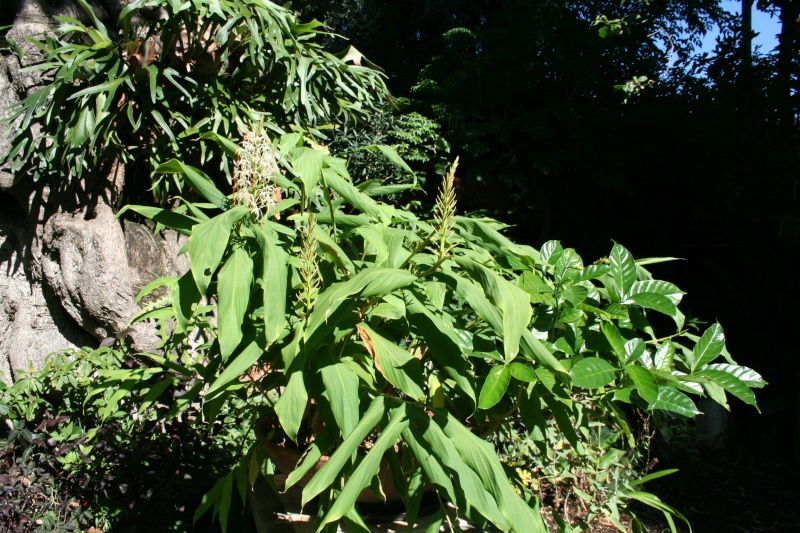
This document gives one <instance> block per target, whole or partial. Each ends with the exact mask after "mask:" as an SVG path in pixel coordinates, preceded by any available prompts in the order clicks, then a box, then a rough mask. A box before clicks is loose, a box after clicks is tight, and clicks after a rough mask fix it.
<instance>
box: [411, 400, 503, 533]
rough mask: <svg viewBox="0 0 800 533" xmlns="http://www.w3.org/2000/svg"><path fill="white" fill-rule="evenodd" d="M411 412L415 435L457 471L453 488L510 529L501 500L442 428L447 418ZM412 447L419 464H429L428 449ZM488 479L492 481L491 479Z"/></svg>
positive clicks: (440, 460) (436, 456) (498, 522)
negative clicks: (467, 461)
mask: <svg viewBox="0 0 800 533" xmlns="http://www.w3.org/2000/svg"><path fill="white" fill-rule="evenodd" d="M408 415H409V417H410V418H411V419H412V422H413V424H414V426H415V427H414V428H413V429H412V431H413V434H414V435H415V436H417V435H418V437H417V439H416V440H418V441H423V442H425V443H426V444H427V446H428V448H429V450H430V453H431V455H432V456H433V457H434V458H435V459H436V460H438V462H439V463H441V464H442V465H444V466H446V467H447V468H448V469H449V470H450V471H451V474H450V475H453V474H456V475H457V476H458V477H457V482H456V484H455V486H454V487H453V489H454V490H455V491H457V492H460V493H462V494H463V495H464V499H466V501H467V502H468V503H469V505H470V506H472V507H474V508H475V509H476V510H477V511H478V512H479V513H480V514H481V515H482V516H484V517H485V518H487V519H488V520H490V521H491V522H492V523H493V524H494V525H496V526H497V527H498V528H500V529H502V530H503V531H508V529H509V525H508V522H507V520H506V518H505V517H504V516H503V514H502V513H501V512H500V509H499V508H498V503H499V502H497V501H495V499H494V497H493V496H492V494H491V493H490V492H489V491H488V490H486V488H485V486H484V483H485V482H484V480H482V479H481V477H480V475H479V474H478V473H477V472H476V471H475V470H474V469H472V468H471V467H470V466H469V465H468V464H467V463H465V462H464V460H463V459H462V457H461V454H460V453H459V451H458V449H457V448H456V446H455V443H454V442H453V440H452V439H451V438H449V437H448V436H447V435H446V434H445V432H444V430H443V429H442V426H443V425H445V424H446V420H443V419H441V418H440V419H439V420H437V421H434V420H431V419H430V418H428V415H427V414H425V413H422V412H419V411H418V410H416V409H409V411H408ZM412 450H413V451H414V453H415V455H416V456H417V460H418V461H420V464H422V465H423V467H425V466H427V465H426V464H425V463H424V462H422V461H423V460H430V459H429V458H427V457H425V453H422V454H418V451H417V450H416V449H414V448H412ZM420 455H422V456H420ZM432 463H433V464H436V462H435V461H432ZM434 473H436V472H434ZM488 482H489V483H491V480H489V481H488Z"/></svg>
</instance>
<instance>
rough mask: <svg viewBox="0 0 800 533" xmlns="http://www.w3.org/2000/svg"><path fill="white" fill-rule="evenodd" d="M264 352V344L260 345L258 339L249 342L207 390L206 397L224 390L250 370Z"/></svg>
mask: <svg viewBox="0 0 800 533" xmlns="http://www.w3.org/2000/svg"><path fill="white" fill-rule="evenodd" d="M263 353H264V348H263V346H260V345H259V344H258V343H257V342H256V341H253V342H251V343H250V344H248V345H247V346H246V347H245V348H244V349H243V350H242V351H241V353H239V355H237V356H236V357H235V358H234V359H233V361H231V363H230V364H229V365H228V366H226V367H225V370H223V371H222V373H221V374H220V375H219V376H218V377H217V379H215V380H214V382H213V383H212V384H211V386H210V387H209V388H208V391H206V394H205V397H206V398H207V399H208V398H212V397H213V396H215V395H216V394H215V393H216V392H217V391H219V390H224V388H225V386H226V385H229V384H230V383H232V382H233V381H235V380H237V379H238V378H239V376H242V375H243V374H244V373H245V372H247V371H248V370H250V369H251V368H252V367H253V365H254V364H255V363H256V361H258V358H259V357H261V354H263Z"/></svg>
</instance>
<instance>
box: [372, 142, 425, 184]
mask: <svg viewBox="0 0 800 533" xmlns="http://www.w3.org/2000/svg"><path fill="white" fill-rule="evenodd" d="M363 149H364V150H368V151H370V152H380V153H381V154H383V156H384V157H385V158H386V159H388V160H389V161H390V162H392V163H393V164H394V165H396V166H397V167H398V168H400V169H402V170H404V171H406V172H407V173H409V174H411V176H413V177H414V185H415V186H416V184H417V175H416V174H414V171H413V170H411V167H410V166H408V163H406V162H405V160H404V159H403V158H402V157H400V155H399V154H398V153H397V151H396V150H395V149H394V148H392V147H391V146H387V145H385V144H370V145H368V146H364V147H363Z"/></svg>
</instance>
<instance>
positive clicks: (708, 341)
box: [692, 322, 725, 373]
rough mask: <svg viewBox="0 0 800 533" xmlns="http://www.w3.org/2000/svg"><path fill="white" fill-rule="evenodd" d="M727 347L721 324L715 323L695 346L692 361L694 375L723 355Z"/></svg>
mask: <svg viewBox="0 0 800 533" xmlns="http://www.w3.org/2000/svg"><path fill="white" fill-rule="evenodd" d="M724 347H725V333H724V332H723V331H722V326H720V325H719V322H715V323H714V324H712V325H711V327H710V328H708V329H707V330H706V331H705V332H704V333H703V335H702V336H701V337H700V339H699V340H698V341H697V344H695V346H694V350H693V353H694V360H693V361H692V373H694V371H695V370H696V369H698V368H702V367H703V365H705V364H706V363H710V362H711V361H713V360H714V359H716V357H717V356H718V355H719V354H720V353H722V349H723V348H724Z"/></svg>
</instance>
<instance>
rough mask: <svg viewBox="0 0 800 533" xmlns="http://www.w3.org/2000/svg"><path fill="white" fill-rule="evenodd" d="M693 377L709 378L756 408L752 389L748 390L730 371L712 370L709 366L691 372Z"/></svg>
mask: <svg viewBox="0 0 800 533" xmlns="http://www.w3.org/2000/svg"><path fill="white" fill-rule="evenodd" d="M692 377H693V378H697V377H700V378H706V379H708V380H710V381H711V382H712V383H716V384H717V385H719V386H720V387H722V388H723V389H725V390H726V391H728V392H729V393H731V394H733V395H734V396H736V397H737V398H739V399H740V400H742V401H743V402H744V403H746V404H748V405H752V406H753V407H755V408H756V409H758V405H757V404H756V395H755V394H753V391H752V390H750V387H748V386H747V384H745V383H744V382H743V381H742V380H741V379H739V378H737V377H736V376H734V375H733V374H731V373H728V372H724V371H722V370H713V369H710V368H704V369H703V370H700V371H699V372H695V373H693V374H692Z"/></svg>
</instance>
